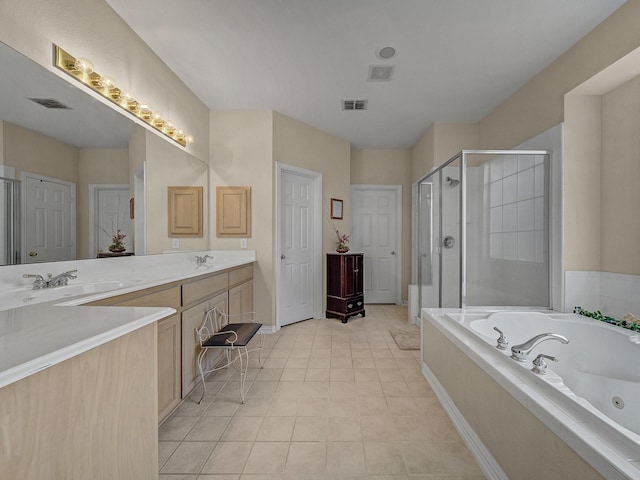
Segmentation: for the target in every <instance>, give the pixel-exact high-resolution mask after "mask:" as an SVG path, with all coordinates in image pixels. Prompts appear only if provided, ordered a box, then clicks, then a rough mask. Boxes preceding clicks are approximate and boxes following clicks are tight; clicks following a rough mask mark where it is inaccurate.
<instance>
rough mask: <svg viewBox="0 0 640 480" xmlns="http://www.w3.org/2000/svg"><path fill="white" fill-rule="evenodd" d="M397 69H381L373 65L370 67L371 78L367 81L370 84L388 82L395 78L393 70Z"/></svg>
mask: <svg viewBox="0 0 640 480" xmlns="http://www.w3.org/2000/svg"><path fill="white" fill-rule="evenodd" d="M394 69H395V67H380V66H375V65H371V66H370V67H369V77H368V78H367V80H369V81H370V82H388V81H390V80H391V77H392V76H393V70H394Z"/></svg>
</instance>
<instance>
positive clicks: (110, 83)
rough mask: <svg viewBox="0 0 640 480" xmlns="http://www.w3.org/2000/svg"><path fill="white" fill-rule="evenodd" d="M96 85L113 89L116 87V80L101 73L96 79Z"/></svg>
mask: <svg viewBox="0 0 640 480" xmlns="http://www.w3.org/2000/svg"><path fill="white" fill-rule="evenodd" d="M98 86H99V87H100V88H106V89H107V90H113V89H114V88H116V81H115V80H114V79H113V78H111V77H109V76H108V75H103V76H102V77H100V80H99V81H98Z"/></svg>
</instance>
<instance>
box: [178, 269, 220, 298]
mask: <svg viewBox="0 0 640 480" xmlns="http://www.w3.org/2000/svg"><path fill="white" fill-rule="evenodd" d="M228 287H229V274H228V273H226V272H225V273H219V274H217V275H211V276H209V277H206V278H202V279H200V280H196V281H193V282H189V283H185V284H184V285H182V305H183V306H185V305H191V304H192V303H195V302H197V301H198V300H202V299H203V298H207V297H210V296H211V295H213V294H215V293H217V292H220V291H222V290H226V289H227V288H228Z"/></svg>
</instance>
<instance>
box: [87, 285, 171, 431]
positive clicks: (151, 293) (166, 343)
mask: <svg viewBox="0 0 640 480" xmlns="http://www.w3.org/2000/svg"><path fill="white" fill-rule="evenodd" d="M89 305H95V306H106V305H111V306H119V307H171V308H174V309H176V311H177V312H178V313H175V314H173V315H171V316H170V317H167V318H163V319H162V320H160V321H159V322H158V373H157V375H158V421H159V422H160V421H162V420H164V418H165V417H166V416H167V415H169V413H171V411H172V410H173V409H174V408H175V407H176V406H177V405H178V404H179V403H180V400H181V398H182V397H181V389H180V387H181V385H180V378H181V376H180V374H181V371H180V369H181V357H180V351H181V338H182V331H181V330H182V329H181V323H180V313H179V312H180V310H181V291H180V284H177V283H173V284H169V285H161V286H159V287H152V288H148V289H145V290H140V291H137V292H132V293H127V294H124V295H118V296H115V297H109V298H105V299H103V300H98V301H96V302H92V303H90V304H89Z"/></svg>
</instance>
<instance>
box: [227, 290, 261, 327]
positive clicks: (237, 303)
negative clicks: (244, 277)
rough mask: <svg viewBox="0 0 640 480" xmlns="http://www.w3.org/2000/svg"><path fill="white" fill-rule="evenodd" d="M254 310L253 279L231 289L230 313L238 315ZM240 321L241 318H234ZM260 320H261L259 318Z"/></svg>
mask: <svg viewBox="0 0 640 480" xmlns="http://www.w3.org/2000/svg"><path fill="white" fill-rule="evenodd" d="M252 311H253V280H250V281H248V282H245V283H243V284H241V285H238V286H236V287H233V288H231V289H229V314H230V315H237V314H240V313H249V312H252ZM235 321H239V320H237V319H236V320H234V322H235ZM258 321H260V320H259V319H258Z"/></svg>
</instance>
